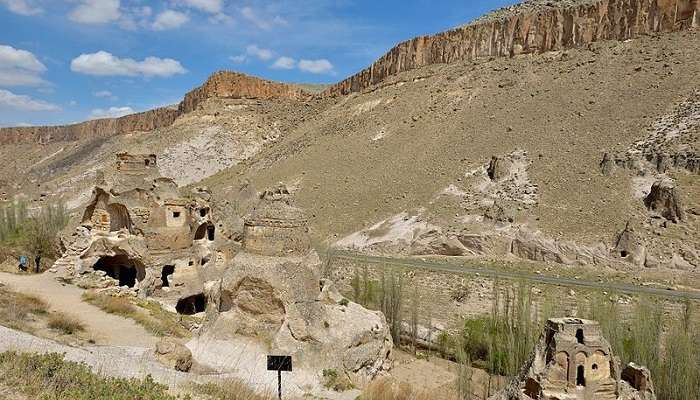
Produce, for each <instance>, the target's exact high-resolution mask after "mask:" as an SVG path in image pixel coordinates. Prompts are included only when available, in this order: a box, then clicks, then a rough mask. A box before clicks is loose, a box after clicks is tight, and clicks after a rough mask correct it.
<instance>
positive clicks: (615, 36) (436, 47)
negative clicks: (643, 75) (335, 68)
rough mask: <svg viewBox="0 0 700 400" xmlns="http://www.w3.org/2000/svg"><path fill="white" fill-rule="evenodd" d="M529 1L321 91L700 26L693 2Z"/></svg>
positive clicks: (419, 43)
mask: <svg viewBox="0 0 700 400" xmlns="http://www.w3.org/2000/svg"><path fill="white" fill-rule="evenodd" d="M533 3H534V4H536V5H538V6H532V5H531V4H532V3H530V2H526V3H524V4H523V5H522V6H516V7H515V8H514V9H512V12H501V13H498V12H497V13H495V14H494V17H492V18H488V17H486V18H484V19H482V20H479V21H476V22H474V23H473V24H469V25H466V26H462V27H459V28H455V29H452V30H450V31H447V32H442V33H438V34H436V35H432V36H419V37H417V38H415V39H412V40H409V41H406V42H403V43H400V44H399V45H397V46H396V47H394V48H393V49H391V50H390V51H389V52H388V53H387V54H386V55H384V56H383V57H381V58H380V59H379V60H377V61H376V62H375V63H374V64H372V65H371V66H370V67H369V68H367V69H365V70H363V71H361V72H359V73H358V74H356V75H354V76H352V77H350V78H348V79H346V80H344V81H342V82H340V83H337V84H335V85H333V86H332V87H330V88H329V89H328V90H327V91H326V92H324V94H325V95H343V94H349V93H352V92H358V91H361V90H363V89H365V88H367V87H369V86H371V85H374V84H377V83H379V82H381V81H383V80H384V79H386V78H387V77H389V76H392V75H396V74H398V73H400V72H404V71H408V70H411V69H416V68H420V67H424V66H427V65H431V64H440V63H451V62H455V61H462V60H471V59H477V58H484V57H509V56H515V55H519V54H528V53H543V52H546V51H553V50H562V49H567V48H573V47H582V46H586V45H588V44H590V43H593V42H596V41H600V40H626V39H630V38H634V37H635V36H638V35H643V34H650V33H654V32H670V31H677V30H681V29H687V28H689V27H691V26H699V25H700V2H698V1H697V0H670V1H656V0H603V1H579V2H574V3H568V4H569V5H568V6H566V5H564V6H562V5H561V4H557V2H547V3H543V2H533Z"/></svg>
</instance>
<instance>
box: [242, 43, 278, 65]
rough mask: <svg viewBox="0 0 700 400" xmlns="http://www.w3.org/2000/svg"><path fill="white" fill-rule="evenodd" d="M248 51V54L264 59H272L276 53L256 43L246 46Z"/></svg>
mask: <svg viewBox="0 0 700 400" xmlns="http://www.w3.org/2000/svg"><path fill="white" fill-rule="evenodd" d="M246 53H248V55H251V56H253V57H256V58H258V59H260V60H262V61H268V60H271V59H272V57H273V56H274V53H273V52H272V50H269V49H263V48H260V47H258V46H256V45H254V44H251V45H250V46H248V47H246Z"/></svg>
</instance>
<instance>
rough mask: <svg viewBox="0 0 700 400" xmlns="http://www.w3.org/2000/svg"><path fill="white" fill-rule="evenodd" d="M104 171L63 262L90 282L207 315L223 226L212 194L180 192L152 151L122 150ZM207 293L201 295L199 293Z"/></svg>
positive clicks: (73, 274) (71, 272)
mask: <svg viewBox="0 0 700 400" xmlns="http://www.w3.org/2000/svg"><path fill="white" fill-rule="evenodd" d="M116 158H117V160H116V164H115V166H114V168H113V169H111V170H109V171H107V173H106V174H99V175H98V176H99V177H98V182H97V184H96V186H95V189H94V190H93V196H92V199H91V200H90V202H89V203H88V205H87V207H86V209H85V211H84V213H83V216H82V219H81V221H80V225H79V226H78V228H77V229H76V231H75V233H74V234H73V236H72V238H70V240H68V242H69V243H67V245H66V246H65V247H66V249H67V250H66V251H65V253H64V254H63V256H62V257H61V258H60V259H59V260H58V261H57V262H56V265H55V266H56V267H57V268H62V269H63V270H64V271H65V272H66V273H67V275H69V276H71V277H73V278H75V279H77V280H78V281H80V282H83V286H88V287H100V288H109V287H113V288H117V287H128V288H129V289H128V290H130V291H131V292H132V293H134V294H138V295H139V296H141V297H145V296H150V295H156V296H157V297H160V298H162V299H163V301H164V302H165V303H167V304H169V305H171V306H172V307H173V309H175V310H177V311H179V312H181V313H184V314H194V313H196V312H203V311H204V306H205V305H206V304H197V301H198V300H197V299H198V298H203V290H204V282H206V281H207V280H209V279H213V278H212V277H218V276H220V274H219V273H218V272H217V269H216V266H215V264H216V259H217V252H216V251H215V238H216V226H215V224H214V221H213V219H212V216H211V212H210V210H211V207H210V205H209V194H208V193H207V191H206V190H204V189H201V190H194V191H193V192H192V193H190V194H189V195H188V196H183V195H181V194H180V191H179V188H178V187H177V185H176V184H175V182H174V181H173V180H172V179H170V178H164V177H161V176H160V174H159V172H158V168H157V160H156V156H155V155H153V154H143V155H138V154H128V153H120V154H117V157H116ZM198 296H200V297H198Z"/></svg>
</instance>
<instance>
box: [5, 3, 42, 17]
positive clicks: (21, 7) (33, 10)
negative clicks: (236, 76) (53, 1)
mask: <svg viewBox="0 0 700 400" xmlns="http://www.w3.org/2000/svg"><path fill="white" fill-rule="evenodd" d="M0 4H3V5H4V6H5V7H7V9H8V10H10V11H12V12H13V13H15V14H19V15H25V16H29V15H37V14H41V13H42V12H43V11H44V10H42V9H41V7H37V6H34V5H33V4H32V1H30V0H0Z"/></svg>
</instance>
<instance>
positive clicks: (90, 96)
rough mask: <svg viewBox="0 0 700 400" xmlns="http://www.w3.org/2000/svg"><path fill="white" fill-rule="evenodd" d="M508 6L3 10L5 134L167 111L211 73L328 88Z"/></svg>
mask: <svg viewBox="0 0 700 400" xmlns="http://www.w3.org/2000/svg"><path fill="white" fill-rule="evenodd" d="M514 2H515V1H514V0H491V1H482V0H471V1H464V0H461V1H460V0H446V1H427V0H415V1H408V0H407V1H393V0H389V1H382V0H378V1H364V0H362V1H360V0H335V1H333V0H277V1H272V0H270V1H268V0H257V1H248V0H158V1H145V0H0V126H14V125H44V124H64V123H71V122H77V121H82V120H86V119H91V118H98V117H106V116H117V115H122V114H125V113H130V112H136V111H143V110H147V109H150V108H154V107H158V106H162V105H166V104H173V103H177V102H178V101H180V99H181V98H182V96H183V94H184V93H186V92H187V91H189V90H191V89H192V88H194V87H196V86H198V85H200V84H201V83H202V82H203V81H204V80H205V79H206V78H207V76H209V75H210V74H211V73H212V72H215V71H217V70H222V69H227V70H235V71H241V72H245V73H247V74H251V75H255V76H260V77H263V78H266V79H272V80H279V81H287V82H307V83H331V82H336V81H338V80H341V79H343V78H345V77H347V76H349V75H351V74H353V73H355V72H357V71H359V70H361V69H362V68H364V67H366V66H367V65H369V64H370V63H372V62H373V61H374V60H375V59H377V58H378V57H380V56H381V55H382V54H384V53H385V52H386V51H387V50H389V49H390V48H391V47H392V46H394V45H395V44H396V43H398V42H400V41H402V40H406V39H410V38H412V37H415V36H418V35H423V34H431V33H435V32H440V31H443V30H446V29H449V28H452V27H455V26H457V25H460V24H463V23H466V22H468V21H470V20H472V19H474V18H476V17H478V16H480V15H482V14H484V13H486V12H488V11H490V10H493V9H496V8H500V7H503V6H506V5H509V4H512V3H514Z"/></svg>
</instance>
